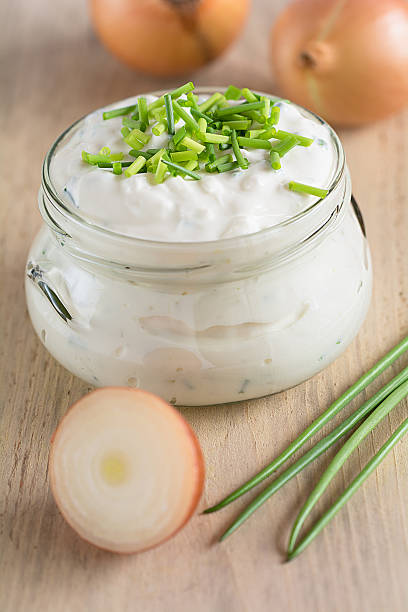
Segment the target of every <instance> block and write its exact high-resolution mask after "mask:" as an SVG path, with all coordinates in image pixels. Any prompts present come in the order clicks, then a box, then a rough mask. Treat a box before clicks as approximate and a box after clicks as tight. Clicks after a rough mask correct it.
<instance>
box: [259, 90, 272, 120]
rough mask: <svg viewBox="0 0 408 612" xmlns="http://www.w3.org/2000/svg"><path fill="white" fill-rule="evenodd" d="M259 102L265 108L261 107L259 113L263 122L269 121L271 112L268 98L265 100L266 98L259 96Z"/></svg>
mask: <svg viewBox="0 0 408 612" xmlns="http://www.w3.org/2000/svg"><path fill="white" fill-rule="evenodd" d="M261 101H262V102H264V103H265V106H264V107H263V109H262V111H261V113H262V115H263V116H264V119H265V121H266V120H267V119H269V115H270V112H271V100H270V98H267V97H266V96H261Z"/></svg>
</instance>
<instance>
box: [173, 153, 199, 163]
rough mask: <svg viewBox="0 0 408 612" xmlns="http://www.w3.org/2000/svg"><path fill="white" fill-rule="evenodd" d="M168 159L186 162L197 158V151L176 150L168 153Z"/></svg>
mask: <svg viewBox="0 0 408 612" xmlns="http://www.w3.org/2000/svg"><path fill="white" fill-rule="evenodd" d="M170 159H171V161H174V162H177V163H178V162H186V161H190V160H196V159H197V153H196V152H195V151H176V152H174V153H170Z"/></svg>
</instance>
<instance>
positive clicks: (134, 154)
mask: <svg viewBox="0 0 408 612" xmlns="http://www.w3.org/2000/svg"><path fill="white" fill-rule="evenodd" d="M159 150H160V149H148V150H147V151H138V150H137V149H131V150H130V151H129V155H131V156H132V157H139V155H143V157H145V158H146V159H150V158H151V157H153V155H154V154H155V153H157V151H159Z"/></svg>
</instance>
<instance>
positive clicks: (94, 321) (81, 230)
mask: <svg viewBox="0 0 408 612" xmlns="http://www.w3.org/2000/svg"><path fill="white" fill-rule="evenodd" d="M209 93H211V92H210V91H209V90H208V94H209ZM154 99H156V98H155V97H154V96H147V100H148V102H151V101H152V100H154ZM202 99H205V98H202ZM132 100H133V99H130V100H125V101H122V102H120V103H118V104H116V105H114V106H112V107H109V108H115V107H121V106H124V105H128V104H131V103H132ZM280 105H281V118H280V120H279V125H278V127H279V129H281V130H286V131H288V132H294V133H298V134H301V135H302V136H306V137H311V138H313V139H314V142H313V144H312V145H311V146H310V147H308V148H305V147H301V146H297V147H295V148H294V149H292V150H291V151H289V152H288V153H287V154H286V155H285V157H283V158H282V169H281V170H279V171H274V170H272V168H271V165H270V162H269V152H268V151H265V150H252V151H249V150H245V151H244V154H245V157H247V158H248V160H249V161H250V166H249V168H248V170H236V171H233V172H225V173H222V174H218V173H214V174H208V173H206V172H202V171H200V174H201V177H202V178H201V180H197V181H194V180H190V179H187V180H185V179H183V178H181V177H169V178H167V179H166V180H165V181H164V183H163V184H158V185H156V184H154V181H153V178H152V175H151V174H149V173H147V174H138V175H135V176H132V177H130V178H127V177H125V176H124V175H120V176H116V175H113V174H112V172H111V171H109V170H104V169H100V168H97V167H93V166H89V165H87V164H86V163H84V162H82V160H81V151H82V150H86V151H88V152H91V153H97V152H98V151H99V150H100V149H101V148H102V147H104V146H108V147H110V149H111V150H112V151H113V152H118V151H126V150H127V149H128V147H126V146H124V143H123V140H122V138H121V135H120V128H121V125H122V118H121V117H118V118H115V119H110V120H107V121H103V120H102V111H101V110H99V111H96V112H95V113H92V114H90V115H88V116H87V117H86V118H85V119H84V120H82V121H81V122H79V124H77V125H76V126H74V127H73V128H72V129H71V130H70V131H68V133H67V134H66V135H65V136H64V137H63V138H62V139H61V140H59V141H58V142H57V145H56V146H55V147H54V148H53V149H52V150H51V152H50V154H49V155H48V157H47V158H46V161H45V168H46V170H45V180H44V184H43V188H42V190H41V191H40V204H41V210H42V214H43V217H44V219H45V221H46V226H44V227H43V229H42V230H41V231H40V233H39V235H38V236H37V238H36V240H35V242H34V244H33V246H32V248H31V251H30V254H29V262H28V267H27V272H28V274H27V282H26V291H27V303H28V307H29V312H30V316H31V319H32V322H33V325H34V327H35V329H36V331H37V333H38V335H39V337H40V338H41V339H42V341H43V343H44V344H45V346H46V347H47V348H48V350H49V351H50V352H51V353H52V354H53V355H54V356H55V357H56V358H57V359H58V360H59V361H60V362H61V363H62V364H63V365H64V366H65V367H67V368H68V369H69V370H70V371H71V372H73V373H74V374H76V375H77V376H79V377H81V378H83V379H85V380H87V381H88V382H90V383H92V384H95V385H128V386H136V387H142V388H144V389H147V390H150V391H153V392H155V393H157V394H159V395H161V396H162V397H163V398H165V399H166V400H168V401H170V402H172V403H175V404H186V405H202V404H212V403H220V402H230V401H237V400H241V399H248V398H253V397H260V396H262V395H267V394H269V393H274V392H277V391H281V390H283V389H287V388H289V387H291V386H293V385H296V384H298V383H299V382H301V381H303V380H305V379H307V378H309V377H310V376H312V375H313V374H315V373H316V372H318V371H320V370H322V369H323V368H324V367H326V366H327V365H328V364H329V363H330V362H332V361H333V360H334V359H335V358H336V357H338V356H339V355H340V354H341V353H342V352H343V351H344V350H345V348H346V347H347V345H348V344H349V343H350V342H351V341H352V340H353V338H354V337H355V335H356V334H357V332H358V330H359V328H360V326H361V324H362V322H363V320H364V317H365V315H366V312H367V309H368V305H369V301H370V295H371V263H370V255H369V250H368V246H367V242H366V239H365V237H364V236H363V233H362V229H361V226H360V223H359V221H358V220H357V217H356V214H355V210H354V209H353V206H352V205H351V203H350V196H351V184H350V178H349V174H348V171H347V167H346V166H345V165H344V155H343V151H342V149H341V145H340V143H339V141H338V139H337V137H336V136H335V134H334V133H333V131H332V130H331V129H330V128H329V127H328V126H327V125H326V124H325V123H323V122H321V121H320V120H318V119H316V118H314V116H313V115H312V114H309V113H307V112H306V111H303V110H302V109H299V107H297V106H296V105H294V104H290V103H287V102H281V103H280ZM166 140H167V135H164V136H163V135H162V136H161V137H155V136H153V137H152V139H151V141H150V142H149V144H148V145H147V147H146V148H159V147H160V146H161V145H163V143H164V142H165V141H166ZM48 167H49V175H48V171H47V168H48ZM291 180H294V181H298V182H301V183H306V184H309V185H314V186H316V187H320V188H330V193H329V195H328V196H327V197H326V198H325V199H324V200H322V201H320V202H318V198H316V197H313V196H310V195H304V194H299V193H294V192H291V191H290V190H289V189H288V187H287V185H288V182H289V181H291ZM316 202H318V203H317V204H316V205H315V206H313V204H315V203H316ZM302 211H303V214H300V213H302ZM259 230H262V231H259ZM41 282H42V283H43V284H42V285H41ZM44 284H45V285H44ZM56 300H57V301H56ZM61 307H62V308H63V309H65V310H62V311H61ZM58 310H59V311H60V312H59V313H58V312H57V311H58ZM61 312H62V314H61ZM65 312H67V313H69V316H70V317H72V318H71V319H70V318H69V316H66V315H65V314H64V313H65Z"/></svg>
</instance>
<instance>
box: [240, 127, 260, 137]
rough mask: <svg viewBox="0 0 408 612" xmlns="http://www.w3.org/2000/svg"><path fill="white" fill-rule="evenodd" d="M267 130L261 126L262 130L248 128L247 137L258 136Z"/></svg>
mask: <svg viewBox="0 0 408 612" xmlns="http://www.w3.org/2000/svg"><path fill="white" fill-rule="evenodd" d="M264 132H265V130H264V129H263V128H261V129H260V130H248V131H247V133H246V134H245V138H258V136H259V135H260V134H263V133H264Z"/></svg>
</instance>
